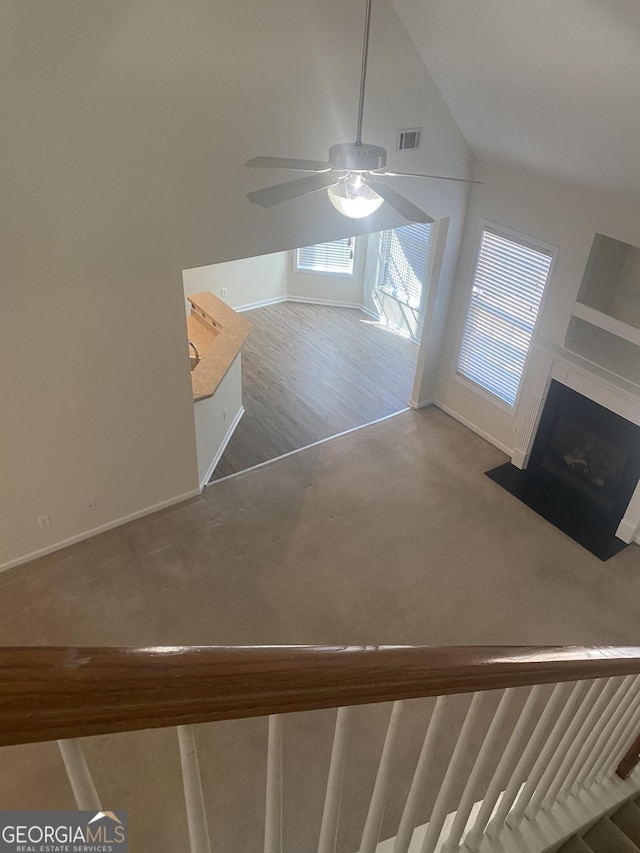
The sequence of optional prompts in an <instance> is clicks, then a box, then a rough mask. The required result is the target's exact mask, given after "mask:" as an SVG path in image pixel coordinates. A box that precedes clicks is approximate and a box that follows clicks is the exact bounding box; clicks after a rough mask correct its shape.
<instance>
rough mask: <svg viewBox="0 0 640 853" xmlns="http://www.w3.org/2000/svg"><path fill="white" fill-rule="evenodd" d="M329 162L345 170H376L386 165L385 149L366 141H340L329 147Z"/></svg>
mask: <svg viewBox="0 0 640 853" xmlns="http://www.w3.org/2000/svg"><path fill="white" fill-rule="evenodd" d="M329 163H330V164H331V166H332V168H334V169H344V170H345V171H347V172H376V171H378V169H384V167H385V166H386V165H387V151H386V149H385V148H382V147H381V146H380V145H370V144H369V143H368V142H362V143H360V144H358V143H356V142H340V143H338V145H332V146H331V148H330V149H329Z"/></svg>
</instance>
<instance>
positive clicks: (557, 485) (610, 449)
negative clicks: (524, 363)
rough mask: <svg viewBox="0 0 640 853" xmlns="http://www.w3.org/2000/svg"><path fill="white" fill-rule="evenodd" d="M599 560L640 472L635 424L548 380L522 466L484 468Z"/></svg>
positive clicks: (614, 548) (619, 544)
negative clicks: (545, 394)
mask: <svg viewBox="0 0 640 853" xmlns="http://www.w3.org/2000/svg"><path fill="white" fill-rule="evenodd" d="M488 476H489V477H491V479H493V480H495V482H497V483H499V484H500V485H501V486H503V487H504V488H506V489H507V490H508V491H510V492H511V493H512V494H514V495H515V496H516V497H518V498H519V499H520V500H522V501H523V502H524V503H526V504H527V505H528V506H530V507H531V508H532V509H534V510H535V511H536V512H538V513H539V514H540V515H542V516H543V517H544V518H546V519H547V520H548V521H550V522H551V523H552V524H554V525H555V526H556V527H558V528H560V529H561V530H563V531H564V532H565V533H567V534H568V535H569V536H571V537H572V538H573V539H575V540H576V541H577V542H579V543H580V544H581V545H583V546H584V547H586V548H588V550H590V551H591V552H592V553H594V554H595V555H596V556H598V557H600V559H602V560H606V559H608V558H609V557H611V556H613V555H614V554H616V553H617V552H618V551H620V550H622V548H624V547H626V545H625V543H624V542H623V541H622V540H621V539H618V538H617V537H616V535H615V533H616V530H617V528H618V525H619V523H620V521H621V519H622V517H623V515H624V513H625V510H626V508H627V506H628V505H629V501H630V500H631V497H632V495H633V492H634V489H635V487H636V485H637V484H638V480H639V479H640V427H638V426H636V425H635V424H633V423H631V421H628V420H626V419H625V418H623V417H621V416H620V415H617V414H615V413H614V412H612V411H610V410H609V409H606V408H605V407H604V406H601V405H599V404H598V403H596V402H594V401H593V400H590V399H589V398H588V397H584V396H582V394H579V393H578V392H577V391H574V390H573V389H572V388H569V387H567V386H565V385H563V384H562V383H560V382H558V381H556V380H552V381H551V385H550V388H549V392H548V395H547V399H546V402H545V405H544V409H543V412H542V417H541V419H540V423H539V426H538V430H537V432H536V435H535V439H534V442H533V447H532V450H531V456H530V459H529V464H528V466H527V468H526V469H525V470H523V471H521V470H519V469H518V468H516V467H515V466H513V465H511V464H510V463H508V464H507V465H501V466H500V467H499V468H496V469H494V470H493V471H489V472H488Z"/></svg>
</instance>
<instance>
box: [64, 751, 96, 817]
mask: <svg viewBox="0 0 640 853" xmlns="http://www.w3.org/2000/svg"><path fill="white" fill-rule="evenodd" d="M58 748H59V749H60V754H61V755H62V760H63V762H64V768H65V770H66V771H67V776H68V777H69V782H70V784H71V790H72V791H73V796H74V797H75V800H76V805H77V806H78V808H79V809H80V810H81V811H83V810H85V809H86V810H87V811H94V810H95V811H100V810H101V809H102V806H101V805H100V800H99V798H98V792H97V791H96V786H95V785H94V784H93V779H92V778H91V773H90V772H89V768H88V767H87V762H86V759H85V757H84V753H83V751H82V747H81V746H80V741H79V740H75V739H73V740H59V741H58Z"/></svg>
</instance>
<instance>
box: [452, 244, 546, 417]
mask: <svg viewBox="0 0 640 853" xmlns="http://www.w3.org/2000/svg"><path fill="white" fill-rule="evenodd" d="M552 260H553V255H552V253H551V251H550V250H548V249H544V248H541V247H539V246H538V247H534V246H532V245H530V244H528V243H526V242H521V241H520V240H518V239H514V238H513V237H511V236H509V237H507V236H506V235H505V234H502V233H500V232H499V231H497V230H494V229H493V228H485V229H484V230H483V232H482V242H481V244H480V253H479V255H478V263H477V266H476V271H475V275H474V279H473V287H472V289H471V298H470V302H469V310H468V312H467V319H466V323H465V327H464V333H463V336H462V346H461V348H460V356H459V359H458V373H460V374H461V375H462V376H465V377H466V378H467V379H470V380H471V381H472V382H475V383H476V384H477V385H480V386H481V387H482V388H484V389H485V390H487V391H489V392H490V393H491V394H495V396H496V397H499V398H500V399H501V400H504V402H505V403H508V404H509V406H513V405H514V403H515V401H516V396H517V394H518V387H519V385H520V379H521V377H522V372H523V370H524V365H525V361H526V358H527V353H528V352H529V345H530V343H531V337H532V335H533V329H534V327H535V324H536V319H537V317H538V311H539V309H540V303H541V301H542V294H543V293H544V288H545V285H546V283H547V279H548V277H549V270H550V269H551V262H552Z"/></svg>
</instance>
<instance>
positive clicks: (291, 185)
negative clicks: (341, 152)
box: [247, 170, 342, 207]
mask: <svg viewBox="0 0 640 853" xmlns="http://www.w3.org/2000/svg"><path fill="white" fill-rule="evenodd" d="M341 174H342V173H340V172H335V171H333V170H331V171H330V172H326V173H323V174H321V175H306V177H304V178H296V179H295V181H286V182H285V183H284V184H275V185H274V186H272V187H265V188H264V189H262V190H254V191H253V192H250V193H247V198H248V199H249V201H252V202H253V203H254V204H259V205H260V206H261V207H273V205H274V204H280V202H282V201H289V199H292V198H298V196H301V195H308V194H309V193H315V192H317V191H318V190H326V189H327V188H328V187H335V185H336V184H338V183H340V179H341Z"/></svg>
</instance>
